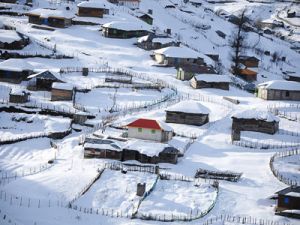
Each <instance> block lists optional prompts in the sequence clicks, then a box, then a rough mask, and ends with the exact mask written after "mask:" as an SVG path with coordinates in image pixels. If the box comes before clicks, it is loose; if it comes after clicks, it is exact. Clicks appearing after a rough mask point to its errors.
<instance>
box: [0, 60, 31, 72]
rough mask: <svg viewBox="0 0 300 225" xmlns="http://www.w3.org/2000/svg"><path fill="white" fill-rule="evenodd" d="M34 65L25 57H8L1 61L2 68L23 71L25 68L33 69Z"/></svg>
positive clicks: (0, 67) (0, 68)
mask: <svg viewBox="0 0 300 225" xmlns="http://www.w3.org/2000/svg"><path fill="white" fill-rule="evenodd" d="M33 69H34V68H33V66H32V65H31V64H29V63H28V62H26V61H25V60H24V59H8V60H5V61H3V62H1V63H0V70H8V71H15V72H22V71H25V70H30V71H33Z"/></svg>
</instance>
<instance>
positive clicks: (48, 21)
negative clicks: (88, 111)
mask: <svg viewBox="0 0 300 225" xmlns="http://www.w3.org/2000/svg"><path fill="white" fill-rule="evenodd" d="M26 15H27V16H28V23H33V24H37V25H46V26H50V27H58V28H66V27H69V26H71V25H72V18H73V17H74V15H73V14H72V13H71V12H70V11H63V10H58V9H41V8H38V9H34V10H32V11H30V12H28V13H26Z"/></svg>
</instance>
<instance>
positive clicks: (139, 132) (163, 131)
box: [126, 119, 173, 142]
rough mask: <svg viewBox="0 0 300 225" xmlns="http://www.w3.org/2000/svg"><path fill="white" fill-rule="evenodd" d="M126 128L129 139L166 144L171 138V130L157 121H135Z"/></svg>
mask: <svg viewBox="0 0 300 225" xmlns="http://www.w3.org/2000/svg"><path fill="white" fill-rule="evenodd" d="M126 127H127V128H128V137H129V138H137V139H143V140H152V141H159V142H166V141H169V140H170V139H171V138H172V136H173V129H172V128H171V127H170V126H168V125H167V124H165V123H164V122H162V121H159V120H153V119H137V120H135V121H133V122H131V123H129V124H127V125H126Z"/></svg>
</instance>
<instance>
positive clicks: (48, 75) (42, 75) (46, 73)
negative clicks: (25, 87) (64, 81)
mask: <svg viewBox="0 0 300 225" xmlns="http://www.w3.org/2000/svg"><path fill="white" fill-rule="evenodd" d="M27 78H28V79H32V78H43V79H48V80H56V81H58V80H59V79H58V78H57V77H56V76H55V75H54V74H53V73H51V72H50V71H49V70H45V71H42V72H39V73H35V74H32V75H30V76H28V77H27Z"/></svg>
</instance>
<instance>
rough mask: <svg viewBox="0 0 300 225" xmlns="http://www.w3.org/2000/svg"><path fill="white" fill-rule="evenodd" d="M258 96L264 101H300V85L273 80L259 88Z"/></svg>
mask: <svg viewBox="0 0 300 225" xmlns="http://www.w3.org/2000/svg"><path fill="white" fill-rule="evenodd" d="M257 96H258V97H259V98H262V99H264V100H289V101H300V83H299V82H295V81H286V80H272V81H268V82H265V83H262V84H259V85H258V86H257Z"/></svg>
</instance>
